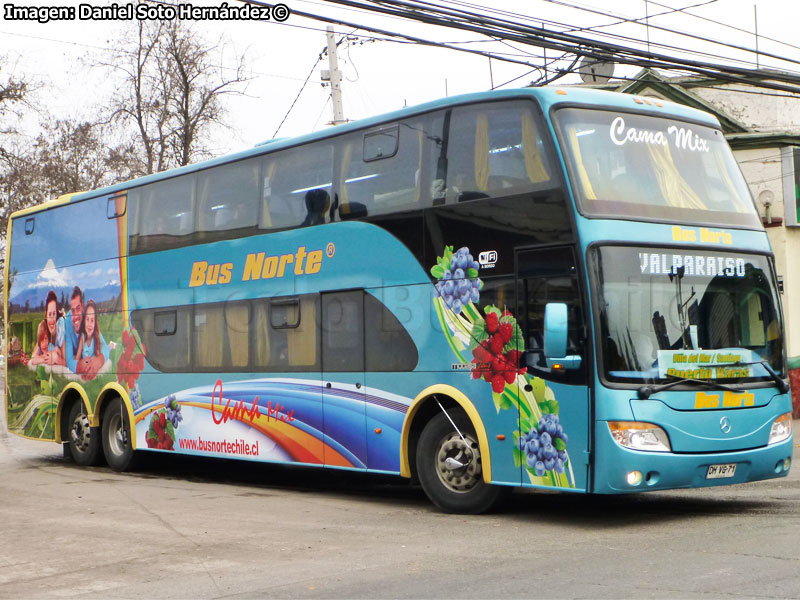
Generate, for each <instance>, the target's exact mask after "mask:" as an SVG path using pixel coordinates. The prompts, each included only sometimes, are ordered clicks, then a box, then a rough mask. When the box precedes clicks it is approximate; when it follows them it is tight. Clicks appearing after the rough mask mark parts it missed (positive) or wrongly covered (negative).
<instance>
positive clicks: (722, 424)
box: [719, 417, 731, 433]
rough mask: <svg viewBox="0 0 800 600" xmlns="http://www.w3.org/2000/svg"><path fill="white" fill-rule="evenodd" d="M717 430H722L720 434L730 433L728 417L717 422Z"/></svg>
mask: <svg viewBox="0 0 800 600" xmlns="http://www.w3.org/2000/svg"><path fill="white" fill-rule="evenodd" d="M719 428H720V429H721V430H722V433H730V432H731V420H730V419H729V418H728V417H722V418H721V419H720V420H719Z"/></svg>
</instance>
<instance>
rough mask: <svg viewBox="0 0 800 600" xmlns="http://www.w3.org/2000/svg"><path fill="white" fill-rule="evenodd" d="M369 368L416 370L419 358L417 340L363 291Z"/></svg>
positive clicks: (374, 369) (373, 369) (370, 369)
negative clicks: (415, 341)
mask: <svg viewBox="0 0 800 600" xmlns="http://www.w3.org/2000/svg"><path fill="white" fill-rule="evenodd" d="M364 330H365V331H366V332H367V335H366V341H365V344H366V346H365V355H366V365H365V366H366V370H367V371H371V372H381V371H383V372H390V371H394V372H399V371H413V370H414V369H415V368H416V366H417V362H418V361H419V353H418V351H417V346H416V344H415V343H414V340H412V339H411V336H410V335H409V334H408V332H407V331H406V328H405V327H403V324H402V323H400V321H398V319H397V317H395V316H394V315H393V314H392V313H391V312H390V311H389V309H388V308H386V307H385V306H384V305H383V303H382V302H381V301H380V300H379V299H378V298H376V297H375V296H373V295H372V294H369V293H365V294H364Z"/></svg>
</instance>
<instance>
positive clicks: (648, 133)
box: [556, 108, 761, 229]
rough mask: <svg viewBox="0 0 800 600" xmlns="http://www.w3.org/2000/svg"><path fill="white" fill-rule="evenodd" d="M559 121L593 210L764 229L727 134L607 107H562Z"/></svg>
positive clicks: (576, 181)
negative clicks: (595, 108) (611, 109)
mask: <svg viewBox="0 0 800 600" xmlns="http://www.w3.org/2000/svg"><path fill="white" fill-rule="evenodd" d="M556 119H557V122H558V124H559V129H560V133H561V136H562V145H563V147H564V148H565V150H566V157H567V163H568V165H569V169H570V175H571V179H572V181H573V186H574V193H575V196H576V197H577V199H578V202H579V206H580V208H581V211H582V212H583V213H585V214H586V215H588V216H616V217H618V216H620V215H625V218H642V219H652V220H659V221H673V222H684V223H688V222H691V223H700V224H718V223H725V224H727V225H742V226H746V227H753V228H759V229H760V228H761V222H760V220H759V218H758V214H757V212H756V209H755V207H754V205H753V201H752V198H751V196H750V192H749V190H748V188H747V184H746V182H745V181H744V178H743V177H742V174H741V171H740V170H739V167H738V165H737V164H736V161H735V160H734V158H733V155H732V153H731V151H730V148H729V147H728V145H727V143H726V141H725V138H724V136H723V134H722V132H721V131H719V130H717V129H711V128H709V127H704V126H702V125H698V124H696V123H686V122H683V121H676V120H674V119H666V118H657V117H652V116H647V115H642V114H635V113H622V112H614V111H605V110H588V109H577V108H568V109H562V110H559V111H558V112H557V114H556Z"/></svg>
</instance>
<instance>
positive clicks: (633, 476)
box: [625, 471, 642, 485]
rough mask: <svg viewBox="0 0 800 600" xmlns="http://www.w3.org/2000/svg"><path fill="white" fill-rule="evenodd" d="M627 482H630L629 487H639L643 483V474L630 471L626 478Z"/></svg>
mask: <svg viewBox="0 0 800 600" xmlns="http://www.w3.org/2000/svg"><path fill="white" fill-rule="evenodd" d="M625 481H627V482H628V485H639V484H640V483H642V472H641V471H629V472H628V474H627V475H626V476H625Z"/></svg>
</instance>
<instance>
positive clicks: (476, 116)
mask: <svg viewBox="0 0 800 600" xmlns="http://www.w3.org/2000/svg"><path fill="white" fill-rule="evenodd" d="M538 123H539V121H538V119H537V118H536V117H535V115H534V113H533V104H532V103H531V102H525V101H515V102H502V103H493V104H483V105H480V106H466V107H463V108H456V109H454V110H453V114H452V118H451V121H450V130H449V133H448V150H447V202H448V203H451V202H464V201H466V200H477V199H480V198H488V197H499V196H508V195H512V194H521V193H526V192H530V191H533V190H534V189H535V188H537V187H541V186H548V187H549V186H550V185H551V175H550V171H551V170H552V167H551V166H550V161H549V159H548V157H547V155H546V154H545V150H544V143H543V139H542V136H541V134H540V133H539V128H540V125H539V124H538Z"/></svg>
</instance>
